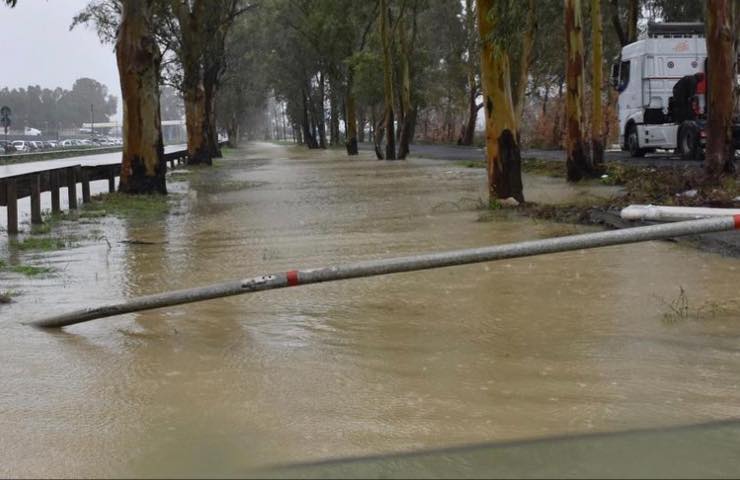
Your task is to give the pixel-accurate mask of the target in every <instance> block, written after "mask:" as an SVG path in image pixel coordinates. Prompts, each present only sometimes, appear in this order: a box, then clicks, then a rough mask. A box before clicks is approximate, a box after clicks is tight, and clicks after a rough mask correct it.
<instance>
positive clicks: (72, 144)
mask: <svg viewBox="0 0 740 480" xmlns="http://www.w3.org/2000/svg"><path fill="white" fill-rule="evenodd" d="M59 146H60V147H61V148H74V147H76V146H77V143H76V142H75V141H74V140H72V139H69V138H68V139H66V140H62V141H61V142H59Z"/></svg>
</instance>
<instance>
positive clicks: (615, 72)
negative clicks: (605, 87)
mask: <svg viewBox="0 0 740 480" xmlns="http://www.w3.org/2000/svg"><path fill="white" fill-rule="evenodd" d="M609 85H611V86H612V87H613V88H617V87H618V86H619V63H612V74H611V76H610V77H609Z"/></svg>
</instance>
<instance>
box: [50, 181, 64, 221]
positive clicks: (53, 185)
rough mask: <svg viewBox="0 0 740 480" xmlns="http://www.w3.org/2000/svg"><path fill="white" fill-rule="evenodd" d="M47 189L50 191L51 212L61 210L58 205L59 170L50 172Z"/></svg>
mask: <svg viewBox="0 0 740 480" xmlns="http://www.w3.org/2000/svg"><path fill="white" fill-rule="evenodd" d="M49 190H50V191H51V213H59V212H61V211H62V209H61V207H60V205H59V172H50V174H49Z"/></svg>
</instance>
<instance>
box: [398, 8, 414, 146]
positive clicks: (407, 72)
mask: <svg viewBox="0 0 740 480" xmlns="http://www.w3.org/2000/svg"><path fill="white" fill-rule="evenodd" d="M398 22H399V23H398V36H399V40H400V42H399V43H400V45H401V110H402V111H403V115H402V117H403V119H402V120H401V132H400V136H399V142H398V158H399V159H401V160H404V159H405V158H406V157H407V156H408V154H409V144H410V143H411V131H412V129H413V127H412V125H413V123H414V121H415V119H414V112H413V109H412V108H411V68H410V65H409V57H410V55H411V52H410V46H409V40H408V38H407V36H406V35H407V32H406V22H405V19H404V17H400V18H399V19H398Z"/></svg>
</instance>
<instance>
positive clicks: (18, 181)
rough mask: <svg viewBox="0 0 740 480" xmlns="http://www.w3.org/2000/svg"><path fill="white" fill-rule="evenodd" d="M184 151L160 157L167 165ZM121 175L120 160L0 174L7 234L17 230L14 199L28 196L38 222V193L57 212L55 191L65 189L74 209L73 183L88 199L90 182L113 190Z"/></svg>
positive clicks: (34, 221) (181, 160)
mask: <svg viewBox="0 0 740 480" xmlns="http://www.w3.org/2000/svg"><path fill="white" fill-rule="evenodd" d="M187 155H188V152H187V150H178V151H175V152H169V153H165V154H164V160H165V162H167V163H168V164H169V166H170V168H173V169H174V168H175V165H180V164H182V163H185V161H186V160H187ZM120 174H121V163H120V161H118V160H116V161H115V162H111V163H107V164H100V165H83V164H76V165H69V164H65V165H64V166H60V167H54V166H51V167H49V168H46V169H43V170H37V171H32V172H28V173H21V174H18V175H10V176H5V177H0V206H5V207H6V208H7V211H8V227H7V231H8V234H16V233H18V200H19V199H22V198H25V197H31V224H32V225H36V224H41V223H43V220H42V218H41V193H43V192H51V211H52V213H59V212H60V211H61V208H60V197H59V190H60V188H62V187H66V188H67V197H68V203H69V208H70V209H76V208H77V184H78V183H79V184H81V187H82V201H83V202H84V203H87V202H89V201H90V182H91V181H95V180H108V191H109V192H114V191H115V188H116V187H115V185H116V183H115V179H116V177H118V176H120Z"/></svg>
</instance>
